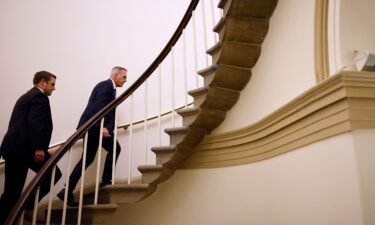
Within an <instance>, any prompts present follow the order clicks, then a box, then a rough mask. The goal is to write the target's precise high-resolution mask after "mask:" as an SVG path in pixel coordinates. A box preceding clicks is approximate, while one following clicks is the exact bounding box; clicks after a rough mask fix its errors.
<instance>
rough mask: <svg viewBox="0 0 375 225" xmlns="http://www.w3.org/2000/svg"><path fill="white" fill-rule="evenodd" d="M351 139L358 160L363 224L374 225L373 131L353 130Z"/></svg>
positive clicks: (374, 169)
mask: <svg viewBox="0 0 375 225" xmlns="http://www.w3.org/2000/svg"><path fill="white" fill-rule="evenodd" d="M353 137H354V148H355V153H356V157H357V160H358V174H359V180H360V188H361V202H362V207H363V214H364V222H365V223H364V224H366V225H370V224H375V215H374V212H375V173H374V171H375V163H374V159H375V151H374V149H375V138H374V137H375V130H370V131H369V130H355V131H354V132H353Z"/></svg>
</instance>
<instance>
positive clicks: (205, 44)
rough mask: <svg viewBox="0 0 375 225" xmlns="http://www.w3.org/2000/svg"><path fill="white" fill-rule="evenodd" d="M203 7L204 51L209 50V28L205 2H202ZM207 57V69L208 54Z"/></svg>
mask: <svg viewBox="0 0 375 225" xmlns="http://www.w3.org/2000/svg"><path fill="white" fill-rule="evenodd" d="M201 3H202V4H201V6H202V17H203V37H204V49H205V50H207V49H208V47H207V27H206V11H205V7H204V1H201ZM205 55H206V67H207V66H208V54H205Z"/></svg>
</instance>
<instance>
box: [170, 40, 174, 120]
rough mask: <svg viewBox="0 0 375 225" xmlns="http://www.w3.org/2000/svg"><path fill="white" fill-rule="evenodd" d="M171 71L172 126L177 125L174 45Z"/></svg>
mask: <svg viewBox="0 0 375 225" xmlns="http://www.w3.org/2000/svg"><path fill="white" fill-rule="evenodd" d="M171 67H172V68H171V70H172V71H171V72H172V75H171V76H172V77H171V105H172V110H171V115H172V126H173V127H175V118H174V114H175V113H174V109H175V104H174V97H175V96H174V46H173V47H172V49H171Z"/></svg>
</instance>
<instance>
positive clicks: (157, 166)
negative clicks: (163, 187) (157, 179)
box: [138, 164, 164, 171]
mask: <svg viewBox="0 0 375 225" xmlns="http://www.w3.org/2000/svg"><path fill="white" fill-rule="evenodd" d="M162 169H164V166H163V165H161V164H155V165H140V166H138V170H140V171H148V170H162Z"/></svg>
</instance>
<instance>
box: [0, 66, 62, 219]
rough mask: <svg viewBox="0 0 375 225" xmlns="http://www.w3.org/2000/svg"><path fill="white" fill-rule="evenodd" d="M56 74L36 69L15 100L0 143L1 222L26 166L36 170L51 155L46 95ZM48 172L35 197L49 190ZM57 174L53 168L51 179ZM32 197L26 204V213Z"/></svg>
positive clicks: (18, 191) (15, 197)
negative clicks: (1, 162)
mask: <svg viewBox="0 0 375 225" xmlns="http://www.w3.org/2000/svg"><path fill="white" fill-rule="evenodd" d="M55 83H56V76H55V75H53V74H51V73H49V72H47V71H39V72H37V73H36V74H35V75H34V79H33V84H34V87H33V88H32V89H30V90H29V91H28V92H26V93H25V94H24V95H22V96H21V97H20V98H19V99H18V101H17V102H16V104H15V106H14V108H13V112H12V115H11V118H10V121H9V126H8V131H7V133H6V134H5V136H4V139H3V141H2V144H1V147H0V155H1V156H2V157H3V158H4V159H5V184H4V193H3V194H2V196H1V198H0V224H3V223H4V221H5V219H6V218H7V216H8V214H9V213H10V211H11V210H12V208H13V206H14V205H15V203H16V202H17V200H18V198H19V197H20V194H21V192H22V189H23V186H24V184H25V180H26V176H27V172H28V169H29V168H30V169H32V170H33V171H35V172H38V171H39V170H40V169H41V168H42V166H43V165H44V163H45V162H46V161H47V160H48V159H49V158H50V157H51V155H50V154H49V153H48V146H49V143H50V140H51V135H52V129H53V125H52V117H51V109H50V105H49V99H48V96H50V95H51V94H52V91H54V90H55ZM51 177H52V176H51V173H50V174H49V175H48V176H47V179H45V180H44V181H43V182H42V184H41V186H40V195H39V200H40V199H41V198H42V197H43V196H45V195H46V194H47V193H48V192H49V190H50V183H51ZM60 177H61V172H60V170H59V169H58V168H57V170H56V176H55V182H57V181H58V180H59V179H60ZM33 205H34V200H33V199H32V200H31V201H29V202H28V203H27V204H26V207H25V209H26V210H27V212H26V213H27V214H30V212H31V210H32V209H33Z"/></svg>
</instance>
